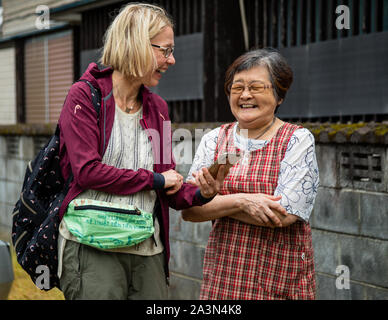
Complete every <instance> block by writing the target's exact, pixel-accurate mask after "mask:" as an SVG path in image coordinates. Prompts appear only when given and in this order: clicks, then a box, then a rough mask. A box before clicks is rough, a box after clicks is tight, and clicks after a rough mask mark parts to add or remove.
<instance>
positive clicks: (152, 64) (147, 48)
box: [100, 3, 174, 77]
mask: <svg viewBox="0 0 388 320" xmlns="http://www.w3.org/2000/svg"><path fill="white" fill-rule="evenodd" d="M167 26H168V27H171V28H173V27H174V24H173V22H172V19H171V18H170V17H169V16H168V14H167V13H166V11H165V10H164V9H163V8H161V7H159V6H156V5H151V4H145V3H130V4H128V5H126V6H124V7H123V8H122V9H121V10H120V12H119V14H118V15H117V17H116V18H115V19H114V20H113V22H112V23H111V25H110V26H109V28H108V30H107V31H106V33H105V36H104V47H103V53H102V57H101V59H100V62H101V63H102V64H103V65H105V66H110V67H112V68H113V69H114V70H117V71H119V72H121V73H122V74H123V75H124V76H125V77H143V76H144V75H145V74H147V73H148V72H150V71H153V70H155V69H156V68H157V66H156V60H155V56H154V52H153V50H152V46H151V42H150V39H152V38H153V37H155V36H156V35H157V34H158V33H159V32H160V31H161V30H162V29H163V28H164V27H167Z"/></svg>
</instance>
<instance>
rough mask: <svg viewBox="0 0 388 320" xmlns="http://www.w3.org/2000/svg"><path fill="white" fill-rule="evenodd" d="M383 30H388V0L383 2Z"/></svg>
mask: <svg viewBox="0 0 388 320" xmlns="http://www.w3.org/2000/svg"><path fill="white" fill-rule="evenodd" d="M383 31H388V0H384V2H383Z"/></svg>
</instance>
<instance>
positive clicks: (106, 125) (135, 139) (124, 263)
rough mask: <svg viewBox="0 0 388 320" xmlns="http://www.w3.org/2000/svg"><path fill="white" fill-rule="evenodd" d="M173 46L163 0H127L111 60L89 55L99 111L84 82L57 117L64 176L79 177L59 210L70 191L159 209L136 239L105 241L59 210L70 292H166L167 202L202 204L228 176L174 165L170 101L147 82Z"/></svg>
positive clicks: (70, 295) (112, 38) (63, 277)
mask: <svg viewBox="0 0 388 320" xmlns="http://www.w3.org/2000/svg"><path fill="white" fill-rule="evenodd" d="M173 51H174V31H173V23H172V21H171V19H170V18H169V17H168V15H167V14H166V12H165V11H164V10H163V9H162V8H160V7H158V6H154V5H148V4H139V3H135V4H133V3H132V4H129V5H126V6H125V7H123V8H122V9H121V11H120V13H119V14H118V16H117V17H116V18H115V20H114V21H113V22H112V24H111V26H110V27H109V29H108V30H107V32H106V35H105V39H104V48H103V55H102V59H101V62H102V64H104V65H106V66H109V67H108V68H106V69H104V70H101V71H100V70H99V69H98V67H97V65H96V64H95V63H92V64H90V65H89V67H88V69H87V71H86V72H85V73H84V75H83V76H82V77H81V79H82V80H87V81H88V82H89V83H90V84H92V85H93V86H94V87H95V88H97V89H99V90H100V92H101V102H100V103H101V111H100V114H99V117H98V119H97V115H96V112H95V110H94V108H93V104H92V99H91V93H90V88H89V86H88V84H87V83H85V82H77V83H75V84H74V85H73V86H72V87H71V89H70V91H69V94H68V97H67V99H66V101H65V104H64V107H63V110H62V113H61V116H60V120H59V126H60V130H61V135H60V141H61V145H60V157H61V167H62V174H63V177H64V179H67V178H68V177H69V176H70V174H71V173H72V174H73V176H74V180H73V183H72V184H71V185H70V189H69V192H68V194H67V196H66V198H65V199H64V201H63V204H62V206H61V208H60V217H61V219H62V218H63V217H64V216H65V217H66V213H68V211H67V209H68V208H69V203H71V202H72V201H77V199H78V200H79V199H82V201H85V200H84V199H92V200H98V201H104V202H107V203H115V204H119V205H133V206H136V207H137V208H139V209H141V210H143V211H145V212H150V213H153V214H154V229H155V232H154V234H153V235H152V237H149V238H147V239H146V240H144V241H142V242H140V243H139V244H136V245H132V246H126V247H119V248H115V249H109V250H108V249H107V250H102V249H97V248H95V247H93V246H89V245H87V244H82V243H80V241H79V239H78V238H77V237H76V236H75V234H73V233H72V232H70V230H69V228H68V226H67V224H66V222H65V220H66V219H62V220H61V224H60V236H59V240H58V257H59V266H58V276H59V278H60V285H61V290H62V291H63V293H64V295H65V298H66V299H166V298H167V286H168V260H169V256H170V248H169V209H168V207H169V206H171V207H173V208H175V209H177V210H181V209H184V208H188V207H191V206H193V205H195V206H198V205H203V204H205V203H207V202H208V201H210V200H211V199H212V198H213V197H214V196H215V194H216V193H217V190H218V189H219V187H220V186H221V185H222V181H223V175H222V170H221V172H220V174H219V178H218V179H217V180H214V179H213V178H212V177H211V176H210V174H209V173H208V172H205V175H206V177H207V181H204V182H203V183H202V184H201V185H200V186H199V188H198V187H195V186H192V185H189V184H186V183H183V177H182V176H181V175H180V174H179V173H177V172H176V171H175V170H174V168H175V164H174V162H173V160H172V156H171V153H172V151H171V144H170V143H166V140H167V141H168V139H169V138H170V136H171V132H169V133H168V137H166V136H163V128H164V124H165V123H164V121H169V116H168V108H167V104H166V102H165V101H164V100H163V99H162V98H161V97H159V96H158V95H156V94H153V93H151V92H150V91H149V89H148V88H147V87H152V86H156V85H157V84H158V83H159V81H160V80H161V78H162V76H163V73H164V72H166V71H167V70H168V68H169V67H170V66H172V65H174V64H175V59H174V55H173ZM158 135H159V137H157V136H158ZM166 159H167V160H166ZM85 227H86V226H85ZM113 236H114V235H112V237H113Z"/></svg>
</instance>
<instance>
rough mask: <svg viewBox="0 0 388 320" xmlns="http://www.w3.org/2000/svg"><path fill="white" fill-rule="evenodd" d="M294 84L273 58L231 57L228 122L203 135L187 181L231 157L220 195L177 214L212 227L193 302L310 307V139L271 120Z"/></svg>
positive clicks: (313, 177) (261, 53)
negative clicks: (306, 302)
mask: <svg viewBox="0 0 388 320" xmlns="http://www.w3.org/2000/svg"><path fill="white" fill-rule="evenodd" d="M292 79H293V74H292V70H291V69H290V67H289V66H288V64H287V62H286V61H285V59H284V58H283V57H282V56H281V55H280V54H279V53H278V52H277V51H275V50H273V49H262V50H254V51H250V52H247V53H245V54H244V55H242V56H240V57H239V58H237V59H236V60H235V61H234V62H233V64H232V65H231V66H230V67H229V69H228V70H227V72H226V81H225V92H226V95H227V96H228V99H229V104H230V108H231V111H232V113H233V115H234V116H235V118H236V120H237V121H236V122H234V123H230V124H225V125H222V126H221V127H219V128H217V129H214V130H213V131H211V132H209V133H208V134H206V135H205V136H204V137H203V138H202V141H201V143H200V145H199V146H198V149H197V152H196V155H195V158H194V162H193V165H192V167H191V170H190V172H189V177H188V178H189V179H192V176H194V177H195V182H194V181H192V182H191V183H193V184H200V183H202V182H203V181H204V180H206V177H205V176H204V173H206V171H207V170H206V169H203V170H200V169H201V168H202V167H208V166H210V165H211V164H212V163H213V162H214V161H215V160H217V158H218V157H219V156H220V155H221V154H223V153H225V152H227V153H229V154H230V153H232V154H237V155H239V157H238V158H237V160H238V161H237V162H236V163H235V164H234V166H233V167H232V168H231V169H230V170H229V174H228V175H227V177H226V178H225V180H224V184H223V187H222V188H221V190H220V194H219V195H217V196H216V197H215V199H214V200H213V201H212V202H209V203H208V204H206V205H204V206H202V207H193V208H190V209H187V210H184V211H183V213H182V215H183V219H184V220H187V221H193V222H201V221H208V220H215V221H214V223H213V227H212V230H211V233H210V237H209V240H208V245H207V249H206V253H205V258H204V267H203V283H202V287H201V295H200V298H201V299H314V297H315V279H314V263H313V247H312V244H311V229H310V226H309V223H308V220H309V216H310V213H311V210H312V207H313V203H314V199H315V195H316V192H317V187H318V183H319V180H318V179H319V178H318V168H317V162H316V158H315V150H314V138H313V136H312V134H311V133H310V132H309V131H308V130H306V129H304V128H302V127H300V126H297V125H293V124H290V123H287V122H283V121H282V120H280V119H278V118H277V117H276V115H275V113H276V110H277V108H278V107H279V105H280V104H281V103H282V102H283V101H284V99H285V96H286V92H287V90H288V89H289V88H290V86H291V83H292Z"/></svg>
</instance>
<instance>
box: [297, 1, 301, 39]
mask: <svg viewBox="0 0 388 320" xmlns="http://www.w3.org/2000/svg"><path fill="white" fill-rule="evenodd" d="M296 5H297V7H296V12H297V14H296V25H297V27H296V45H297V46H300V45H301V44H302V0H296Z"/></svg>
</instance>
